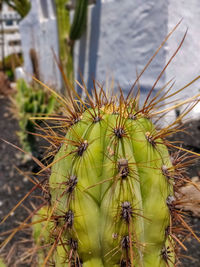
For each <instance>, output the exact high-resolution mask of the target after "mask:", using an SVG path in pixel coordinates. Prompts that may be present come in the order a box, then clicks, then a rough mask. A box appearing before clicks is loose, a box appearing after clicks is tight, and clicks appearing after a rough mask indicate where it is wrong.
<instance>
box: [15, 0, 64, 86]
mask: <svg viewBox="0 0 200 267" xmlns="http://www.w3.org/2000/svg"><path fill="white" fill-rule="evenodd" d="M31 4H32V7H31V11H30V12H29V14H28V15H27V16H26V17H25V18H24V19H23V20H22V21H21V22H20V33H21V40H22V48H23V54H24V70H25V72H26V78H27V80H29V81H30V80H31V75H32V74H33V66H32V62H31V58H30V49H34V50H35V51H36V54H37V59H38V64H39V74H40V80H41V81H42V82H44V83H46V84H48V85H49V86H51V87H53V88H56V89H57V90H59V89H61V85H62V83H61V77H60V72H59V70H58V68H57V65H56V62H55V59H54V57H53V52H52V49H53V50H54V51H55V53H56V55H57V56H58V36H57V24H56V14H55V9H54V6H53V1H49V0H48V1H47V0H32V1H31Z"/></svg>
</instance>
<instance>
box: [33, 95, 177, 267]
mask: <svg viewBox="0 0 200 267" xmlns="http://www.w3.org/2000/svg"><path fill="white" fill-rule="evenodd" d="M95 94H96V99H95V101H93V100H92V99H91V97H89V103H86V104H85V103H83V107H82V108H83V110H81V109H82V108H80V106H79V105H78V104H76V102H73V104H72V106H68V107H67V109H68V111H69V113H68V119H67V120H66V121H68V123H67V133H66V135H65V137H64V138H63V139H62V140H61V141H60V143H61V147H60V149H59V151H58V152H57V154H56V155H55V158H54V161H53V163H52V164H50V166H51V175H50V178H49V187H48V188H49V190H48V194H49V197H48V199H49V208H48V209H47V208H43V209H44V210H46V211H47V210H48V212H44V210H41V213H44V214H45V216H46V217H45V220H46V221H47V222H46V224H45V225H44V226H43V228H42V229H41V224H39V225H37V224H35V225H34V233H36V232H37V233H40V235H39V238H37V239H39V240H40V239H41V236H43V239H45V242H46V243H50V244H51V249H50V250H47V251H46V253H43V254H45V255H43V256H42V259H43V262H44V263H43V265H41V266H45V265H46V264H48V263H49V262H51V261H53V262H55V266H84V267H88V266H97V267H98V266H99V267H100V266H102V267H103V266H105V267H107V266H116V267H117V266H127V267H128V266H145V267H150V266H154V267H162V266H163V267H164V266H174V264H175V241H174V239H173V238H172V221H173V216H174V215H173V213H174V214H176V209H175V205H174V203H175V197H174V190H175V186H174V183H175V182H174V181H173V180H174V179H173V177H174V174H175V173H176V170H175V169H176V168H175V166H173V164H172V163H171V159H170V156H169V152H168V149H167V146H166V145H165V140H164V138H163V136H161V132H162V130H160V131H159V130H157V129H156V127H155V125H154V124H153V123H152V121H151V119H150V118H148V116H147V114H146V113H145V112H144V110H143V111H142V110H140V111H139V110H137V104H136V102H137V101H136V99H135V100H131V101H127V100H125V99H124V97H123V96H122V95H121V96H120V97H119V99H118V100H113V98H111V99H110V100H108V99H107V98H105V95H103V92H102V91H101V92H100V93H99V95H97V92H96V93H95ZM149 116H150V114H149ZM50 166H49V167H50ZM44 214H43V215H42V217H43V218H44ZM38 216H39V217H40V216H41V215H39V214H38V215H37V216H36V217H35V219H34V220H35V221H37V220H38V221H39V220H40V219H41V218H39V217H38ZM179 222H180V220H179ZM176 223H178V220H177V222H176ZM38 227H39V228H38ZM44 236H45V238H44ZM37 239H36V240H37ZM36 243H37V244H40V245H41V243H40V242H38V240H37V241H36Z"/></svg>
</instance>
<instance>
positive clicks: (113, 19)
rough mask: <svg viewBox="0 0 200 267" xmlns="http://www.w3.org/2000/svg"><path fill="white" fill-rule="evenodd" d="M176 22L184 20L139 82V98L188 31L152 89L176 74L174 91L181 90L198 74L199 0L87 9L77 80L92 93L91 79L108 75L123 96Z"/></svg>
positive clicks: (109, 0) (146, 0)
mask: <svg viewBox="0 0 200 267" xmlns="http://www.w3.org/2000/svg"><path fill="white" fill-rule="evenodd" d="M180 18H183V21H182V23H181V25H180V26H179V28H178V29H177V30H176V31H175V33H174V34H173V36H172V37H171V38H170V41H169V42H168V43H167V44H166V45H165V46H164V48H162V50H161V51H160V52H159V54H158V55H157V57H156V59H155V60H154V61H153V62H152V64H151V65H150V66H149V68H148V70H147V71H146V72H145V73H144V75H143V76H142V78H141V80H140V85H141V88H142V89H143V94H144V95H146V94H147V91H148V90H149V88H151V86H152V84H153V83H154V81H155V80H156V78H157V76H158V74H159V73H160V71H161V70H162V68H163V67H164V66H165V64H166V63H167V61H168V59H169V57H170V55H171V54H172V53H173V51H175V49H176V47H177V46H178V45H179V43H180V41H181V38H182V36H183V34H184V32H185V30H186V28H187V27H188V28H189V29H188V34H187V38H186V40H185V42H184V44H183V46H182V48H181V50H180V52H179V53H178V55H177V56H176V58H175V59H174V60H173V61H172V63H171V64H170V66H169V68H167V70H166V72H165V74H164V75H163V76H162V77H161V80H160V82H159V83H158V84H157V86H156V90H157V89H159V88H160V87H162V86H163V85H164V84H165V83H166V82H167V81H168V80H169V79H171V78H172V77H174V76H175V77H176V84H175V86H174V89H179V88H180V86H183V85H185V84H186V83H187V82H189V81H191V80H192V79H193V78H194V77H196V76H197V75H198V74H199V73H200V64H199V61H200V53H199V51H200V31H199V28H200V19H199V18H200V2H199V0H191V1H187V0H180V1H174V0H168V1H155V0H134V1H133V0H126V1H124V0H101V1H97V4H96V5H93V6H91V7H90V12H89V20H88V30H87V33H86V34H85V35H84V36H83V37H82V38H81V40H80V41H79V42H77V43H76V47H75V52H74V55H75V74H76V77H77V78H78V76H79V71H81V72H82V73H83V75H84V78H85V80H86V83H87V84H88V87H89V89H90V88H91V87H92V83H91V77H95V78H96V79H97V80H98V81H100V82H104V81H105V80H106V77H107V74H109V75H110V76H111V75H112V76H113V77H114V79H115V81H116V84H117V83H119V84H120V86H121V87H122V89H123V90H124V91H125V92H127V91H128V90H129V88H130V86H131V84H133V82H134V80H135V78H136V70H137V71H138V72H140V71H141V70H142V69H143V67H144V66H145V64H146V63H147V61H148V60H149V59H150V57H151V56H152V55H153V53H154V52H155V50H156V49H157V48H158V47H159V45H160V44H161V42H162V41H163V39H164V37H165V36H166V35H167V34H168V32H169V31H171V30H172V28H173V27H174V26H175V25H176V24H177V23H178V21H179V20H180ZM198 90H199V85H198V83H197V84H195V85H194V86H191V87H190V89H188V90H186V91H185V92H184V93H181V94H180V97H181V98H182V99H183V98H185V97H186V96H187V97H188V96H191V95H194V94H196V93H197V92H198ZM196 111H197V114H196V115H195V114H194V112H193V114H192V115H191V116H193V117H194V116H199V114H200V108H198V109H197V108H196ZM172 116H173V117H174V113H173V114H172Z"/></svg>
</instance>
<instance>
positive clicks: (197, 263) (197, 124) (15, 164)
mask: <svg viewBox="0 0 200 267" xmlns="http://www.w3.org/2000/svg"><path fill="white" fill-rule="evenodd" d="M9 105H10V102H9V99H8V97H7V96H0V129H1V130H0V138H2V139H5V140H7V141H9V142H10V143H12V144H15V145H17V146H20V144H19V141H18V137H17V135H16V132H17V131H18V130H19V128H18V122H17V120H16V119H14V118H13V117H12V114H11V113H10V111H9V110H8V107H9ZM187 127H188V132H189V135H186V134H184V133H179V134H178V136H175V137H173V138H179V140H182V141H183V145H184V146H185V147H186V148H189V149H192V150H193V151H195V152H198V153H200V120H199V121H192V122H190V123H188V124H187ZM35 167H36V166H35V164H34V162H33V161H31V160H30V161H28V162H24V163H23V155H22V153H21V152H19V151H18V150H17V149H15V148H13V147H12V146H10V145H8V144H7V143H5V142H3V141H2V140H0V218H1V219H3V218H4V216H5V215H6V214H7V213H8V212H9V211H10V210H11V209H12V208H13V207H14V206H15V205H16V203H17V202H18V201H19V200H20V199H21V198H22V197H23V196H24V195H25V194H26V193H27V192H28V191H29V190H30V189H31V188H32V183H31V182H29V180H28V179H27V178H26V176H25V175H24V173H27V172H31V171H34V169H35ZM19 169H20V170H21V171H19ZM20 172H22V173H20ZM188 173H189V176H190V177H191V178H192V177H194V176H200V160H199V161H196V162H195V164H193V166H191V167H190V168H189V171H188ZM31 201H32V202H34V201H35V199H34V195H33V196H32V198H31ZM30 208H31V204H30V198H29V201H24V202H23V205H20V206H19V207H18V208H17V209H16V211H14V212H12V214H11V216H10V217H9V218H8V219H7V221H6V223H4V224H3V225H0V233H4V232H5V231H8V230H10V229H12V228H14V227H16V226H17V225H18V222H22V221H23V220H24V219H25V218H26V216H27V215H28V214H29V213H30ZM189 220H190V225H191V226H192V227H193V229H194V230H196V231H197V234H198V235H199V229H200V218H199V217H197V216H196V217H195V216H194V215H193V214H192V213H191V214H190V216H189ZM3 239H4V236H2V235H0V240H3ZM31 242H32V241H31V238H30V232H26V233H24V232H23V233H17V234H16V235H15V236H14V238H13V239H12V241H11V242H10V243H9V244H8V245H7V247H6V248H5V250H4V253H5V254H4V255H5V256H6V257H7V260H8V261H9V266H20V267H21V266H27V267H28V266H32V265H31V264H27V263H25V262H22V261H19V255H20V253H21V252H22V251H25V249H27V247H29V246H31ZM186 245H187V248H188V251H187V253H185V252H184V254H185V255H186V257H187V258H182V263H181V265H180V266H183V267H189V266H190V265H191V264H192V266H194V267H200V244H199V243H198V242H197V241H195V240H194V239H192V238H188V239H187V242H186ZM11 258H12V260H11ZM13 259H14V260H13Z"/></svg>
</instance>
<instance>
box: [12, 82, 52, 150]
mask: <svg viewBox="0 0 200 267" xmlns="http://www.w3.org/2000/svg"><path fill="white" fill-rule="evenodd" d="M14 103H15V106H16V107H17V117H18V119H19V127H20V131H19V132H18V136H19V139H20V143H21V144H22V147H23V149H24V150H25V151H27V152H32V151H33V150H34V149H35V147H34V144H35V136H34V135H33V134H32V133H34V132H35V124H34V122H33V121H31V120H30V118H31V117H35V116H38V115H48V114H50V113H52V112H53V110H54V107H55V97H54V96H50V95H49V94H48V93H47V92H45V91H44V90H43V89H42V88H39V87H38V88H36V87H32V86H28V85H27V83H26V82H25V81H24V80H23V79H20V80H18V82H17V93H16V95H15V96H14Z"/></svg>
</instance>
